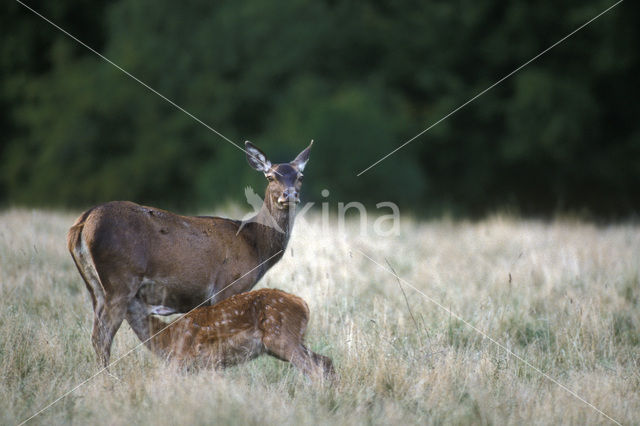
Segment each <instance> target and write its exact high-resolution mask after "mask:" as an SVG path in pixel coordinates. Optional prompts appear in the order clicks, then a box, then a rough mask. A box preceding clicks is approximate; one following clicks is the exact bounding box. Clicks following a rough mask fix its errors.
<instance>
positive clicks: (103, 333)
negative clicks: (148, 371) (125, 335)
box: [91, 299, 128, 367]
mask: <svg viewBox="0 0 640 426" xmlns="http://www.w3.org/2000/svg"><path fill="white" fill-rule="evenodd" d="M127 304H128V303H127V300H126V299H115V300H107V301H106V302H105V303H103V304H102V305H101V304H100V303H99V304H98V307H97V309H96V311H95V313H94V314H95V315H94V319H93V334H92V336H91V341H92V342H93V348H94V349H95V351H96V354H97V355H98V359H99V361H100V363H101V364H102V365H103V366H105V367H107V366H108V365H109V358H110V357H111V343H112V342H113V337H114V336H115V334H116V332H117V331H118V329H119V328H120V325H121V324H122V321H123V320H124V317H125V315H126V312H127Z"/></svg>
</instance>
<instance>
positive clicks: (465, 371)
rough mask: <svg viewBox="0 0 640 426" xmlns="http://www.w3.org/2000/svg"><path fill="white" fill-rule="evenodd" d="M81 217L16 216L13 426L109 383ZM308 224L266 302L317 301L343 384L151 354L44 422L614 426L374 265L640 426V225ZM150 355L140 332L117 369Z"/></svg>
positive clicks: (1, 407)
mask: <svg viewBox="0 0 640 426" xmlns="http://www.w3.org/2000/svg"><path fill="white" fill-rule="evenodd" d="M76 215H77V214H75V213H74V214H62V213H51V212H43V211H29V210H11V211H4V212H0V298H1V300H2V302H1V303H0V423H1V424H16V423H19V422H21V421H22V420H25V419H26V418H28V417H29V416H31V415H32V414H34V413H35V412H37V411H38V410H39V409H40V408H42V407H44V406H46V405H47V404H49V403H50V402H52V401H54V400H55V399H56V398H57V397H59V396H60V395H62V394H63V393H65V392H66V391H67V390H69V389H71V388H73V387H74V386H75V385H77V384H79V383H81V382H82V381H83V380H85V379H86V378H88V377H90V376H91V375H93V374H94V373H95V372H96V371H98V369H99V368H98V365H97V363H96V360H95V355H94V352H93V348H92V346H91V341H90V333H91V324H92V311H91V303H90V301H89V295H88V293H87V291H86V290H85V288H84V284H83V283H82V281H81V279H80V276H79V275H78V273H77V271H76V270H75V267H74V265H73V263H72V260H71V257H70V256H69V254H68V252H67V251H66V247H65V234H66V231H67V229H68V227H69V226H70V225H71V224H72V222H73V220H74V219H75V216H76ZM307 220H308V222H307V223H304V222H302V221H300V222H299V223H297V224H296V227H295V229H294V234H293V236H292V240H291V244H290V247H289V249H288V250H287V253H286V255H285V257H284V259H283V260H282V261H281V262H280V263H279V264H278V265H277V266H276V267H274V268H273V269H272V270H271V271H270V272H269V273H268V274H267V276H266V277H265V278H264V279H263V280H262V281H261V282H260V284H259V285H258V287H276V288H281V289H283V290H285V291H289V292H292V293H295V294H297V295H299V296H301V297H303V298H304V299H305V300H306V301H307V303H308V304H309V307H310V309H311V322H310V324H309V330H308V333H307V341H308V343H309V346H310V347H311V348H312V349H313V350H314V351H316V352H319V353H322V354H325V355H328V356H330V357H332V358H333V360H334V362H335V364H336V367H337V371H338V374H339V375H340V381H339V382H338V383H337V384H335V385H328V384H314V383H310V382H309V381H308V380H306V379H305V378H304V377H303V376H301V374H300V373H299V372H298V371H296V370H295V369H294V368H292V367H291V366H290V365H288V364H285V363H283V362H280V361H277V360H275V359H273V358H269V357H263V358H260V359H258V360H256V361H253V362H250V363H248V364H245V365H242V366H238V367H234V368H232V369H229V370H226V371H223V372H215V371H200V372H197V373H185V372H182V371H178V370H176V369H175V368H174V367H172V366H167V365H165V364H164V363H162V362H160V361H159V360H157V359H155V358H154V357H153V356H152V355H151V354H150V353H149V352H148V351H147V349H145V348H142V347H141V348H139V349H138V350H136V351H134V352H133V353H131V354H130V355H128V356H126V357H124V358H123V359H122V360H121V361H120V362H119V363H118V364H116V365H115V366H114V367H113V368H112V374H113V375H106V374H101V375H99V376H98V377H96V378H95V379H93V380H90V381H88V382H87V383H86V384H84V385H83V386H81V387H80V388H78V389H77V390H76V391H74V392H73V393H72V394H70V395H69V396H67V397H66V398H64V399H62V400H60V401H59V402H57V403H56V404H55V405H53V406H52V407H51V408H49V409H47V410H46V411H44V412H43V413H42V414H40V415H39V416H37V417H36V418H34V419H33V420H32V421H31V422H30V423H32V424H47V425H49V424H62V423H64V424H67V423H76V424H88V423H90V424H109V425H128V424H131V423H136V424H154V425H164V424H166V425H173V424H210V423H232V424H292V425H293V424H296V425H297V424H334V423H340V424H344V423H347V424H352V423H373V424H402V423H428V424H521V423H529V424H530V423H535V424H558V423H565V424H566V423H569V424H584V423H589V424H600V423H602V424H610V423H611V421H610V420H608V419H607V418H606V417H604V416H603V415H601V414H599V413H598V412H597V411H596V410H594V409H593V408H592V407H590V406H588V405H587V404H586V403H585V402H583V401H580V400H579V399H578V398H576V397H575V396H573V395H571V394H570V393H569V392H567V391H566V390H565V389H562V388H561V387H560V386H559V385H557V384H554V383H552V382H551V381H550V380H548V379H547V378H545V377H543V376H542V375H541V374H539V373H538V372H536V371H534V370H532V369H531V368H529V367H527V366H526V365H525V364H523V363H522V362H521V361H519V360H517V359H515V358H514V357H513V356H511V355H509V354H508V353H507V352H505V351H504V350H502V349H500V348H499V347H497V346H496V345H495V344H493V343H492V342H490V341H489V340H487V339H485V338H483V337H482V335H480V334H479V333H477V332H475V331H473V330H472V329H471V328H469V327H468V326H467V325H465V324H464V323H462V322H461V321H459V320H457V319H456V318H455V316H453V315H450V314H449V313H447V312H446V311H444V310H443V309H441V308H439V307H438V306H436V305H435V304H434V303H432V302H430V301H429V300H428V299H427V298H425V297H423V296H422V295H420V294H419V293H418V292H416V291H414V290H412V289H411V288H409V287H408V286H406V285H405V286H404V290H405V291H406V296H407V300H405V298H404V297H403V294H402V292H401V291H400V287H399V284H398V282H397V280H396V279H395V278H394V276H393V275H391V274H390V273H388V272H385V270H383V269H382V268H380V267H379V266H377V265H376V264H374V263H373V262H372V261H370V260H368V259H367V258H366V257H364V256H363V255H362V254H360V253H359V251H358V250H362V251H363V252H365V253H366V254H367V255H369V256H371V257H372V258H373V259H375V260H376V261H377V262H380V263H382V264H383V265H385V266H386V263H385V259H387V260H388V261H389V263H390V264H391V265H392V266H393V267H394V269H395V270H396V271H397V273H398V275H399V276H400V277H402V278H403V279H405V280H407V282H409V283H411V284H412V285H414V286H415V287H417V288H419V289H420V290H421V291H422V292H424V293H425V294H426V295H427V296H429V297H431V298H433V299H434V300H435V301H437V302H438V303H441V304H442V305H443V306H445V307H447V308H450V309H451V311H453V312H455V313H457V314H459V315H460V316H461V317H462V318H464V319H466V320H468V321H469V322H470V323H471V324H473V325H474V326H475V327H477V328H478V329H480V330H483V331H485V332H486V333H487V334H488V335H489V336H491V337H492V338H494V339H496V340H497V341H499V342H500V343H502V344H503V345H505V346H506V347H508V348H509V349H510V350H512V351H513V352H514V353H516V354H518V355H519V356H521V357H522V358H524V359H526V360H527V361H528V362H530V363H531V364H533V365H534V366H536V367H537V368H539V369H540V370H542V371H543V372H545V373H546V374H548V375H549V376H551V377H553V378H554V379H556V380H557V381H559V382H560V383H562V384H563V385H565V386H567V387H568V388H569V389H571V390H573V391H575V392H576V393H577V394H578V395H580V397H582V398H584V399H585V400H586V401H588V402H590V403H592V404H593V405H594V406H595V407H597V408H598V409H600V410H602V411H603V412H604V413H606V414H607V415H609V416H611V417H612V418H613V419H615V420H617V421H619V422H621V423H623V424H633V423H638V421H639V419H640V307H639V299H640V272H639V271H640V227H638V226H635V225H616V226H606V227H595V226H593V225H590V224H585V223H580V222H575V221H556V222H553V223H543V222H535V221H519V220H515V219H511V218H507V217H499V216H497V217H493V218H488V219H486V220H484V221H481V222H478V223H470V222H451V221H448V220H438V221H429V222H416V221H411V220H409V219H403V222H402V235H401V236H400V237H394V238H385V239H381V240H380V239H376V238H374V237H358V238H356V237H354V238H347V239H344V238H342V237H341V236H340V235H338V234H337V233H332V232H323V230H322V227H321V226H320V223H321V221H320V219H319V218H317V217H316V218H314V217H308V218H307ZM137 344H138V340H137V339H136V337H135V336H134V334H133V333H132V332H131V330H130V329H129V326H128V325H126V324H124V325H123V326H122V328H121V329H120V331H119V332H118V334H117V335H116V338H115V343H114V348H113V356H112V360H116V359H117V358H119V357H120V356H122V355H123V354H125V353H126V352H127V351H128V349H129V348H132V347H134V346H136V345H137Z"/></svg>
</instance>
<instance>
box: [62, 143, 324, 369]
mask: <svg viewBox="0 0 640 426" xmlns="http://www.w3.org/2000/svg"><path fill="white" fill-rule="evenodd" d="M312 145H313V141H312V142H311V144H309V146H308V147H307V148H306V149H305V150H303V151H302V152H301V153H300V154H299V155H298V156H297V157H296V158H295V160H293V161H292V162H290V163H283V164H275V165H272V164H271V162H270V161H269V160H268V159H267V157H266V155H265V154H264V153H263V152H262V151H260V150H259V149H258V148H257V147H255V146H254V145H252V144H251V143H250V142H248V141H247V142H245V147H246V152H247V160H248V161H249V164H250V165H251V167H253V168H254V169H256V170H258V171H261V172H263V173H264V175H265V177H266V178H267V180H268V184H267V189H266V193H265V197H264V203H263V205H262V209H261V210H260V212H259V213H258V214H257V215H256V216H255V217H254V218H253V220H249V221H248V222H240V221H237V220H231V219H225V218H220V217H201V216H197V217H193V216H182V215H178V214H174V213H171V212H168V211H165V210H160V209H157V208H153V207H145V206H141V205H138V204H135V203H132V202H129V201H112V202H109V203H106V204H102V205H99V206H97V207H94V208H92V209H90V210H87V211H86V212H84V213H83V214H82V215H81V216H80V217H79V218H78V219H77V220H76V222H75V223H74V225H73V226H72V227H71V229H69V233H68V235H67V244H68V247H69V251H70V252H71V256H72V257H73V260H74V262H75V264H76V266H77V267H78V271H79V272H80V275H81V276H82V278H83V280H84V282H85V284H86V286H87V289H88V290H89V293H90V294H91V301H92V303H93V310H94V322H93V334H92V342H93V347H94V349H95V351H96V354H97V355H98V359H99V361H100V362H101V363H102V364H103V365H105V366H107V365H108V364H109V357H110V352H111V342H112V341H113V337H114V335H115V333H116V332H117V331H118V328H119V327H120V325H121V324H122V321H123V319H124V318H126V319H127V322H128V323H129V325H130V326H131V328H132V329H133V330H134V332H135V333H136V334H137V335H138V337H139V338H140V339H141V340H143V341H144V340H147V339H148V338H149V337H150V336H151V335H150V334H149V324H148V321H146V317H147V316H148V315H149V314H152V313H156V314H160V315H170V314H173V313H181V312H187V311H189V310H191V309H193V308H194V307H196V306H198V305H199V304H200V303H202V302H204V301H205V300H208V299H209V300H208V302H207V303H208V304H214V303H216V302H217V301H220V300H223V299H225V298H227V297H229V296H231V295H233V294H237V293H241V292H244V291H247V290H250V289H251V288H252V287H253V286H254V285H255V284H256V283H257V282H258V280H259V279H260V278H261V277H262V276H263V275H264V274H265V273H266V272H267V271H268V270H269V268H271V267H272V266H273V265H275V264H276V263H277V262H278V260H280V258H281V257H282V255H283V254H284V250H285V249H286V247H287V243H288V241H289V235H290V231H291V228H292V226H293V211H294V210H295V205H296V203H298V202H299V201H300V198H299V193H300V188H301V185H302V171H303V170H304V168H305V165H306V164H307V161H308V160H309V152H310V150H311V146H312ZM259 265H260V266H259ZM252 269H253V270H252ZM249 271H251V272H249ZM234 281H236V282H234ZM231 283H233V285H231V286H229V284H231ZM226 286H229V287H228V288H226V289H225V287H226ZM213 296H215V297H213Z"/></svg>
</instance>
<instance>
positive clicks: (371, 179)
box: [0, 0, 640, 218]
mask: <svg viewBox="0 0 640 426" xmlns="http://www.w3.org/2000/svg"><path fill="white" fill-rule="evenodd" d="M611 4H613V2H609V1H601V0H595V1H589V2H581V1H574V0H571V1H569V0H567V1H562V2H559V3H558V2H507V3H504V2H499V1H497V0H485V1H482V2H474V1H470V0H461V1H457V2H441V1H435V2H423V1H409V0H399V1H394V2H385V1H379V0H367V1H357V2H356V1H343V0H325V1H317V2H303V1H300V0H294V1H289V2H264V1H260V0H248V1H243V2H170V1H166V2H157V1H151V0H136V1H133V0H119V1H104V0H100V1H91V2H90V1H87V0H66V1H61V2H55V3H50V2H35V1H34V2H31V3H29V5H30V6H32V7H34V8H35V9H36V10H38V11H39V12H40V13H42V14H43V15H44V16H47V17H48V18H50V19H51V20H52V21H53V22H55V23H56V24H58V25H60V26H61V27H62V28H64V29H65V30H67V31H69V32H70V33H72V34H74V35H75V36H77V37H78V38H79V39H80V40H82V41H84V42H86V43H87V44H88V45H90V46H92V47H93V48H95V49H96V50H98V51H100V52H102V53H103V54H104V55H105V56H106V57H108V58H109V59H111V60H113V61H114V62H115V63H117V64H118V65H119V66H121V67H122V68H124V69H126V70H127V71H129V72H130V73H132V74H133V75H135V76H136V77H138V78H140V79H141V80H142V81H144V82H146V83H147V84H149V85H150V86H151V87H153V88H154V89H156V90H158V91H159V92H160V93H162V94H163V95H165V96H166V97H167V98H169V99H171V100H173V101H174V102H175V103H177V104H179V105H181V106H183V107H184V108H185V109H186V110H188V111H189V112H191V113H192V114H193V115H195V116H196V117H198V118H199V119H201V120H202V121H203V122H205V123H207V124H209V125H211V126H212V127H213V128H215V129H216V130H218V131H220V132H221V133H222V134H224V135H225V136H226V137H228V138H229V139H231V140H232V141H234V142H236V143H238V144H240V145H242V142H243V141H244V140H245V139H249V140H251V141H252V142H254V143H255V144H256V145H258V146H260V147H261V148H262V149H263V150H264V151H265V152H266V153H267V154H268V155H269V156H270V157H271V159H272V160H274V161H286V160H290V159H292V157H293V156H294V155H295V154H296V153H297V152H299V151H300V150H301V149H302V148H304V147H305V146H306V145H307V144H308V142H309V140H310V139H314V140H315V141H316V143H315V145H314V148H313V152H312V154H311V161H310V163H309V167H308V170H306V171H305V174H306V178H305V188H304V193H305V197H306V198H307V200H317V201H324V198H323V197H321V195H320V194H321V190H322V189H325V188H326V189H329V190H330V193H331V198H332V199H334V200H339V201H350V200H358V201H362V202H365V203H376V202H380V201H394V202H396V203H398V204H399V205H400V206H401V207H403V208H405V209H411V210H413V211H415V212H416V213H418V214H442V213H450V214H453V215H456V216H467V217H469V216H470V217H474V216H480V215H484V214H487V213H490V212H492V211H495V210H499V209H510V210H513V211H515V212H518V213H521V214H523V215H534V216H547V215H553V214H556V213H566V212H577V213H587V214H589V215H593V216H596V217H605V218H612V217H615V218H619V217H629V216H633V215H634V214H635V213H636V212H637V211H638V209H639V207H640V197H639V196H638V188H639V187H640V126H639V125H638V117H640V107H639V104H638V102H637V99H638V88H639V87H640V84H638V76H639V75H640V67H639V62H638V41H640V35H639V32H638V31H639V30H638V25H637V23H638V22H640V20H639V19H638V18H639V17H640V16H639V15H640V13H639V11H640V7H639V6H638V5H637V4H636V3H627V2H624V3H622V4H620V5H619V6H617V7H616V8H614V9H612V10H611V11H610V12H608V13H607V14H605V15H603V16H602V17H600V18H599V19H597V20H596V21H594V22H593V23H591V24H590V25H588V26H587V27H585V28H584V29H582V30H581V31H579V32H578V33H576V34H575V35H574V36H572V37H570V38H569V39H567V40H566V41H564V42H563V43H561V44H559V45H558V46H556V47H555V48H554V49H552V50H550V51H549V52H548V53H546V54H545V55H543V56H541V57H540V58H538V59H537V60H536V61H534V62H532V63H531V64H529V65H528V66H526V67H524V68H523V69H522V70H520V71H519V72H518V73H516V74H514V75H513V76H512V77H510V78H509V79H507V80H505V81H504V82H502V83H501V84H499V85H497V86H496V87H494V88H493V89H492V90H491V91H489V92H487V93H485V94H483V95H482V96H481V97H479V98H478V99H477V100H475V101H474V102H472V103H470V104H469V105H467V106H466V107H464V108H462V109H461V110H459V111H458V112H457V113H456V114H454V115H452V116H451V117H450V118H448V119H446V120H444V121H442V122H441V123H440V124H438V125H437V126H435V127H433V128H432V129H431V130H429V131H428V132H426V133H425V134H424V135H422V136H421V137H420V138H418V139H416V140H414V141H413V142H411V143H410V144H408V145H407V146H406V147H405V148H403V149H402V150H400V151H398V152H397V153H395V154H393V155H392V156H390V157H389V158H387V159H386V160H385V161H383V162H381V163H380V164H379V165H377V166H375V167H373V168H371V169H370V170H368V171H367V172H366V173H364V174H362V175H361V176H356V174H357V173H359V172H360V171H362V170H363V169H365V168H366V167H368V166H369V165H370V164H371V163H373V162H375V161H376V160H378V159H379V158H381V157H382V156H384V155H386V154H387V153H388V152H390V151H392V150H393V149H395V148H396V147H397V146H399V145H401V144H402V143H404V142H405V141H407V140H409V139H410V138H412V137H413V136H415V135H416V134H418V133H420V132H421V131H423V130H424V129H425V128H427V127H429V126H430V125H431V124H432V123H434V122H436V121H437V120H439V119H440V118H442V117H443V116H445V115H446V114H448V113H449V112H451V111H452V110H454V109H455V108H457V107H458V106H460V105H462V104H463V103H464V102H466V101H467V100H468V99H470V98H471V97H473V96H474V95H476V94H478V93H480V92H481V91H483V90H484V89H486V88H487V87H489V86H491V85H492V84H493V83H495V82H496V81H497V80H499V79H500V78H501V77H503V76H505V75H507V74H508V73H510V72H511V71H513V70H514V69H516V68H517V67H518V66H520V65H521V64H523V63H524V62H526V61H527V60H529V59H530V58H532V57H533V56H535V55H536V54H538V53H540V52H541V51H542V50H544V49H545V48H547V47H548V46H550V45H552V44H553V43H555V42H556V41H558V40H559V39H560V38H562V37H563V36H565V35H566V34H568V33H569V32H571V31H573V30H574V29H575V28H577V27H579V26H580V25H582V24H583V23H584V22H586V21H588V20H589V19H591V18H592V17H594V16H595V15H597V14H598V13H600V12H601V11H603V10H604V9H606V8H607V7H609V6H610V5H611ZM7 9H8V10H7V11H6V13H3V15H2V17H0V23H1V25H2V28H3V30H2V31H3V37H2V40H0V61H2V66H1V68H0V73H1V74H2V75H1V83H0V84H1V87H0V90H1V91H0V109H1V111H2V114H0V129H2V134H3V138H2V139H3V141H2V145H0V204H2V205H5V206H7V205H25V206H46V207H74V208H77V207H86V206H88V205H91V204H94V203H99V202H102V201H107V200H112V199H128V200H133V201H137V202H141V203H147V204H153V205H157V206H159V207H166V208H180V209H202V208H209V207H212V206H214V205H216V204H219V203H223V202H227V201H229V200H235V201H241V198H242V194H243V188H244V186H246V185H249V184H250V185H253V186H254V187H255V188H261V187H262V185H263V183H262V182H261V179H262V178H261V177H260V176H258V175H257V174H256V173H255V172H254V171H253V170H252V169H250V168H249V167H248V166H247V165H246V162H245V160H244V157H243V156H244V154H243V153H242V152H240V151H239V150H238V149H237V148H235V147H233V146H232V145H231V144H230V143H228V142H227V141H225V140H223V139H222V138H220V137H219V136H217V135H215V134H214V133H212V132H211V131H210V130H208V129H207V128H205V127H204V126H202V125H200V124H198V123H197V122H195V121H194V120H193V119H192V118H190V117H189V116H187V115H186V114H184V113H182V112H180V111H179V110H177V109H176V108H175V107H173V106H172V105H170V104H169V103H167V102H166V101H164V100H163V99H161V98H159V97H158V96H156V95H155V94H153V93H151V92H150V91H148V90H147V89H145V88H144V87H142V86H141V85H140V84H138V83H137V82H135V81H133V80H132V79H130V78H128V77H127V76H125V75H124V74H123V73H122V72H120V71H119V70H117V69H116V68H115V67H113V66H111V65H109V64H108V63H106V62H105V61H103V60H101V59H100V58H98V57H97V56H96V55H94V54H93V53H91V52H89V51H88V50H87V49H85V48H84V47H82V46H80V45H79V44H78V43H76V42H75V41H73V40H71V39H70V38H68V37H67V36H65V35H64V34H62V33H61V32H60V31H58V30H57V29H55V28H53V27H52V26H51V25H49V24H48V23H46V22H45V21H43V20H42V19H40V18H39V17H37V16H36V15H34V14H33V13H32V12H30V11H28V10H27V9H25V8H24V7H22V6H21V5H19V4H18V3H11V4H9V5H7Z"/></svg>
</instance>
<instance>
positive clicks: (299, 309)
mask: <svg viewBox="0 0 640 426" xmlns="http://www.w3.org/2000/svg"><path fill="white" fill-rule="evenodd" d="M148 321H149V324H150V331H151V334H152V336H153V337H152V338H151V340H148V341H146V342H145V345H147V347H148V348H149V349H150V350H151V351H152V352H154V353H155V354H156V355H158V356H160V357H162V358H166V359H168V360H172V361H177V362H179V363H180V364H181V365H186V366H202V367H214V368H225V367H229V366H232V365H236V364H239V363H242V362H245V361H248V360H250V359H253V358H256V357H258V356H260V355H262V354H269V355H272V356H274V357H276V358H278V359H281V360H283V361H288V362H290V363H292V364H293V365H294V366H296V367H297V368H299V369H300V370H301V371H302V372H303V373H304V374H305V375H306V376H308V377H310V378H314V379H317V378H326V379H333V378H335V371H334V369H333V363H332V362H331V359H330V358H328V357H326V356H323V355H319V354H316V353H314V352H312V351H310V350H309V349H307V348H306V347H305V346H304V344H303V338H304V332H305V330H306V328H307V322H308V321H309V308H308V307H307V304H306V303H305V301H304V300H302V299H301V298H299V297H297V296H294V295H293V294H289V293H285V292H284V291H281V290H276V289H260V290H256V291H250V292H247V293H241V294H236V295H234V296H231V297H229V298H228V299H225V300H222V301H220V302H218V303H216V304H215V305H213V306H203V307H200V308H197V309H194V310H193V311H191V312H189V313H188V314H186V315H185V316H184V317H180V318H179V319H178V320H176V321H175V322H173V323H170V324H167V323H166V322H164V321H162V320H160V319H158V318H155V317H154V316H151V315H150V316H149V317H148Z"/></svg>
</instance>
